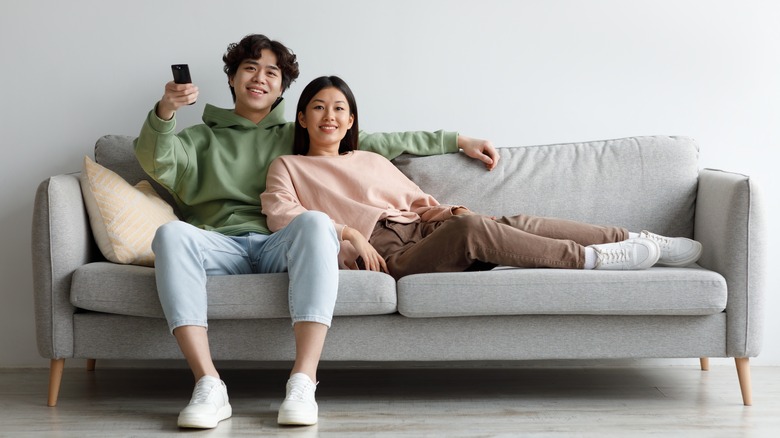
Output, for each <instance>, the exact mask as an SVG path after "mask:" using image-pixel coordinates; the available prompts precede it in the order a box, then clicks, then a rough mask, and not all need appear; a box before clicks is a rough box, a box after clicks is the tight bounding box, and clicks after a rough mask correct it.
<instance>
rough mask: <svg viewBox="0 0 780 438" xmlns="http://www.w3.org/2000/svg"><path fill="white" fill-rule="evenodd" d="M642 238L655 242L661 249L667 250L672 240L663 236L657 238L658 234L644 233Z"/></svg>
mask: <svg viewBox="0 0 780 438" xmlns="http://www.w3.org/2000/svg"><path fill="white" fill-rule="evenodd" d="M642 237H645V238H647V239H650V240H653V241H655V243H657V244H658V246H660V247H661V248H662V249H664V248H669V246H671V244H672V239H671V238H669V237H665V236H659V235H658V234H652V233H644V234H643V235H642Z"/></svg>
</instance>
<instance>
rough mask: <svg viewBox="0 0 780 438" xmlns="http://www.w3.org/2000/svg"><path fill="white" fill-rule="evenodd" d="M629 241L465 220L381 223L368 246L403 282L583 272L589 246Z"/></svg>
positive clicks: (547, 226)
mask: <svg viewBox="0 0 780 438" xmlns="http://www.w3.org/2000/svg"><path fill="white" fill-rule="evenodd" d="M627 238H628V230H626V229H625V228H619V227H602V226H598V225H590V224H585V223H582V222H575V221H569V220H564V219H556V218H545V217H537V216H526V215H518V216H512V217H506V216H505V217H502V218H499V219H495V220H494V219H492V218H490V217H488V216H482V215H462V216H454V217H452V218H451V219H448V220H446V221H441V222H420V221H417V222H413V223H411V224H400V223H397V222H392V221H387V220H383V221H379V222H378V223H377V224H376V227H375V228H374V231H373V233H372V234H371V238H370V239H369V243H371V245H373V246H374V248H376V250H377V252H379V254H380V255H382V257H384V259H385V261H386V262H387V268H388V269H389V270H390V274H391V275H392V276H393V277H395V278H396V279H399V278H401V277H403V276H406V275H411V274H419V273H427V272H462V271H483V270H490V269H493V268H495V267H496V266H498V265H503V266H516V267H521V268H564V269H582V268H583V266H584V264H585V246H588V245H594V244H599V243H611V242H620V241H622V240H626V239H627Z"/></svg>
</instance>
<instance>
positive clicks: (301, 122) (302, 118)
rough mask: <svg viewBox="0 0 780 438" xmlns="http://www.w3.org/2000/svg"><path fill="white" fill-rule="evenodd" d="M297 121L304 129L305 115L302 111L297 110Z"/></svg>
mask: <svg viewBox="0 0 780 438" xmlns="http://www.w3.org/2000/svg"><path fill="white" fill-rule="evenodd" d="M298 123H300V124H301V127H303V129H306V117H305V116H304V115H303V112H301V111H298Z"/></svg>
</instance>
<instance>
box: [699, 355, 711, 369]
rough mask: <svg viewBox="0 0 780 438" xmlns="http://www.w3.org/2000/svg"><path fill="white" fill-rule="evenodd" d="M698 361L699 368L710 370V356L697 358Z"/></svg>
mask: <svg viewBox="0 0 780 438" xmlns="http://www.w3.org/2000/svg"><path fill="white" fill-rule="evenodd" d="M699 362H701V370H702V371H709V370H710V358H709V357H701V358H699Z"/></svg>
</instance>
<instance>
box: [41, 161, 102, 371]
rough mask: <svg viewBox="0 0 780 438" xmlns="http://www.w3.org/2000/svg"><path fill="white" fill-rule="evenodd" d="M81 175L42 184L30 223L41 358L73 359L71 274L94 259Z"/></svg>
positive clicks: (64, 176) (54, 179)
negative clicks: (82, 192) (82, 194)
mask: <svg viewBox="0 0 780 438" xmlns="http://www.w3.org/2000/svg"><path fill="white" fill-rule="evenodd" d="M95 253H96V250H95V245H94V243H93V239H92V232H91V229H90V226H89V218H88V216H87V212H86V210H85V208H84V201H83V199H82V197H81V186H80V185H79V177H78V174H68V175H58V176H53V177H51V178H48V179H46V180H44V181H43V182H41V184H40V185H39V186H38V190H37V191H36V193H35V204H34V206H33V220H32V262H33V264H32V268H33V293H34V302H35V328H36V335H37V340H38V352H39V353H40V354H41V356H43V357H46V358H50V359H60V358H66V357H73V313H74V312H75V307H73V306H72V305H71V304H70V285H71V277H72V275H73V272H74V271H75V270H76V268H78V267H79V266H81V265H84V264H86V263H88V262H89V261H91V259H92V258H93V257H94V256H96V254H95Z"/></svg>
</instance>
